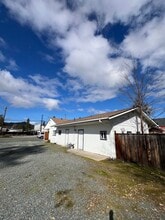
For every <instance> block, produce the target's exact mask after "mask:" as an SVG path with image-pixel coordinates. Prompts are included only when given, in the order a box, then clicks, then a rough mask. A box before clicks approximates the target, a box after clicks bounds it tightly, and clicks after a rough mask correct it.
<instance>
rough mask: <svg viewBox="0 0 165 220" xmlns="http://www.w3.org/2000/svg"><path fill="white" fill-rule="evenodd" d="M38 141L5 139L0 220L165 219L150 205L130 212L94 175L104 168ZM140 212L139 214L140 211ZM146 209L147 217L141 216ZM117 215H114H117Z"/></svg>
mask: <svg viewBox="0 0 165 220" xmlns="http://www.w3.org/2000/svg"><path fill="white" fill-rule="evenodd" d="M99 164H100V163H99V162H95V161H92V160H89V159H86V158H82V157H79V156H76V155H73V154H71V153H67V152H66V151H65V149H64V148H62V147H58V146H55V145H51V144H47V145H45V144H44V142H43V141H42V140H38V139H37V138H36V137H22V138H18V137H13V138H5V139H2V138H1V139H0V201H1V203H0V219H5V220H7V219H9V220H13V219H14V220H19V219H20V220H22V219H34V220H42V219H44V220H45V219H46V220H47V219H48V220H53V219H56V220H59V219H62V220H70V219H75V220H76V219H77V220H81V219H82V220H84V219H89V220H90V219H92V220H94V219H97V220H98V219H100V220H104V219H107V220H108V219H110V220H112V219H115V220H116V219H163V218H164V217H165V215H164V214H163V212H160V211H154V209H155V207H154V204H153V203H152V202H151V203H149V202H148V201H143V202H142V203H140V202H139V203H138V202H136V203H135V201H134V202H133V204H136V209H129V207H130V206H131V204H132V203H131V199H129V200H128V201H127V203H126V202H125V200H124V199H122V198H121V197H120V196H116V194H115V193H114V192H113V191H111V190H110V188H109V187H108V185H107V184H105V181H104V180H103V179H104V178H105V177H104V173H103V172H102V173H101V174H103V175H99V173H94V172H93V170H94V169H96V167H98V166H101V165H99ZM135 210H138V211H135ZM141 210H143V212H141ZM113 213H114V214H113Z"/></svg>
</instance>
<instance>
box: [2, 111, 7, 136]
mask: <svg viewBox="0 0 165 220" xmlns="http://www.w3.org/2000/svg"><path fill="white" fill-rule="evenodd" d="M6 112H7V107H5V109H4V113H3V120H2V125H1V134H2V133H3V125H4V122H5V117H6Z"/></svg>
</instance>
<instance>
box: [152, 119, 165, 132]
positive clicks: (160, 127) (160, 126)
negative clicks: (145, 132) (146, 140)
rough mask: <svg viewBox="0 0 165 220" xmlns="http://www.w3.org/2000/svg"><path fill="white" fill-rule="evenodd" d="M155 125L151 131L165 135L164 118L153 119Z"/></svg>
mask: <svg viewBox="0 0 165 220" xmlns="http://www.w3.org/2000/svg"><path fill="white" fill-rule="evenodd" d="M153 120H154V121H155V123H156V124H157V125H158V127H157V128H153V129H152V130H151V131H154V132H155V133H163V134H164V133H165V118H157V119H153Z"/></svg>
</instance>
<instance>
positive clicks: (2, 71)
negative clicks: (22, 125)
mask: <svg viewBox="0 0 165 220" xmlns="http://www.w3.org/2000/svg"><path fill="white" fill-rule="evenodd" d="M164 36H165V1H164V0H156V1H152V0H132V1H130V0H125V1H123V0H101V1H100V0H37V1H35V0H14V1H13V0H1V1H0V113H2V112H3V110H4V107H6V106H7V107H8V110H7V115H6V117H7V119H8V120H24V119H26V118H30V120H31V121H39V120H40V118H41V115H43V116H44V120H48V118H49V117H52V116H56V117H63V118H64V117H68V118H73V117H80V116H85V115H91V114H95V113H99V112H104V111H111V110H116V109H122V108H126V107H129V106H128V103H127V102H122V101H121V100H120V98H119V97H118V92H119V88H120V87H121V85H123V84H124V83H125V82H124V80H123V75H124V74H127V75H129V76H131V74H132V72H131V70H132V67H133V62H134V61H135V60H138V62H139V64H140V66H141V68H140V70H141V73H142V74H148V70H149V71H150V72H152V74H153V77H156V76H157V75H159V74H160V75H161V77H162V78H161V80H159V83H158V85H156V86H157V87H159V88H161V91H160V94H161V95H164V91H165V88H164V85H165V77H164V76H165V74H164V71H165V62H164V61H165V39H164ZM162 105H164V104H162ZM162 105H161V106H159V108H161V109H159V112H160V113H161V112H162V109H163V108H162V107H163V106H162ZM162 116H163V114H162V115H161V117H162Z"/></svg>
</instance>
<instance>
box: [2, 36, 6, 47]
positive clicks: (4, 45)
mask: <svg viewBox="0 0 165 220" xmlns="http://www.w3.org/2000/svg"><path fill="white" fill-rule="evenodd" d="M6 45H7V44H6V42H5V40H4V39H3V38H2V37H0V47H6Z"/></svg>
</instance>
